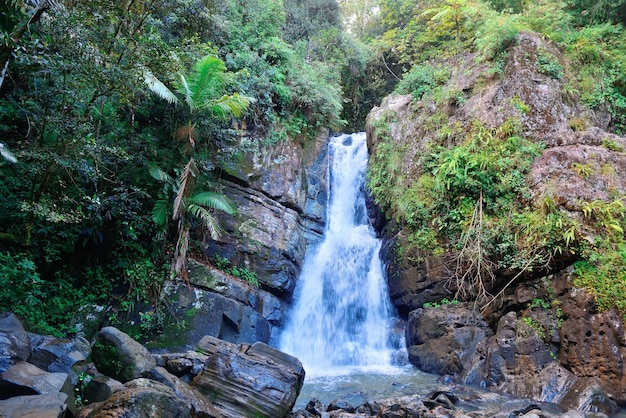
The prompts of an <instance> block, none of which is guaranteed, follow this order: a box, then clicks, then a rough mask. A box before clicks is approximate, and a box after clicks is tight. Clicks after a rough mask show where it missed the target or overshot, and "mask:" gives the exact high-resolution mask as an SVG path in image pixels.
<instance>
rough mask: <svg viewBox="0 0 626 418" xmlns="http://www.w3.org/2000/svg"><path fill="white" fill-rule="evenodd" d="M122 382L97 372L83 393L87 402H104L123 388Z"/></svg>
mask: <svg viewBox="0 0 626 418" xmlns="http://www.w3.org/2000/svg"><path fill="white" fill-rule="evenodd" d="M122 386H123V385H122V382H120V381H119V380H115V379H113V378H112V377H109V376H105V375H103V374H97V375H96V376H94V377H93V378H92V379H91V381H90V382H89V383H88V384H87V387H86V388H85V390H84V392H83V393H82V394H81V396H82V397H83V401H84V402H85V403H93V402H102V401H105V400H107V399H109V397H110V396H111V395H112V394H113V393H114V392H117V391H118V390H120V389H121V388H122Z"/></svg>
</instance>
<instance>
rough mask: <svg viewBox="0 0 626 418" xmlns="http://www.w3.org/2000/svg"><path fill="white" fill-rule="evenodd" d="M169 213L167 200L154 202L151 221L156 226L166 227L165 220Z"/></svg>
mask: <svg viewBox="0 0 626 418" xmlns="http://www.w3.org/2000/svg"><path fill="white" fill-rule="evenodd" d="M168 213H169V203H168V201H167V199H159V200H157V201H156V202H154V208H152V219H153V220H154V223H155V224H157V225H158V226H165V225H167V218H168Z"/></svg>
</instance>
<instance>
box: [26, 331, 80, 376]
mask: <svg viewBox="0 0 626 418" xmlns="http://www.w3.org/2000/svg"><path fill="white" fill-rule="evenodd" d="M31 347H32V353H31V355H30V357H29V358H28V362H29V363H31V364H34V365H35V366H37V367H39V368H41V369H44V370H47V371H49V372H62V373H70V370H71V369H72V367H73V366H74V365H75V364H76V363H79V362H81V361H85V360H87V357H89V355H90V354H91V346H90V345H89V342H88V341H87V340H86V339H84V338H82V337H77V338H75V339H73V340H68V339H61V338H55V337H50V336H41V335H36V334H31Z"/></svg>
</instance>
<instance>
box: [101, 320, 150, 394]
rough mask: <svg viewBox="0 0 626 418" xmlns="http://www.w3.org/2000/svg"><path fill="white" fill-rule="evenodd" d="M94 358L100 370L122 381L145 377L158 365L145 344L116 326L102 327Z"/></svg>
mask: <svg viewBox="0 0 626 418" xmlns="http://www.w3.org/2000/svg"><path fill="white" fill-rule="evenodd" d="M92 358H93V362H94V364H95V365H96V367H97V368H98V370H99V371H100V372H102V373H104V374H106V375H107V376H110V377H113V378H115V379H117V380H120V381H121V382H128V381H129V380H132V379H136V378H138V377H143V376H145V375H146V374H147V373H148V372H149V371H150V370H152V368H154V367H155V366H156V360H155V359H154V357H152V354H150V352H149V351H148V350H147V349H146V348H145V347H144V346H142V345H141V344H139V343H138V342H137V341H135V340H133V339H132V338H130V337H129V336H128V335H127V334H125V333H123V332H122V331H120V330H119V329H117V328H114V327H105V328H102V330H101V331H100V335H99V336H98V340H97V342H96V344H95V345H94V347H93V352H92Z"/></svg>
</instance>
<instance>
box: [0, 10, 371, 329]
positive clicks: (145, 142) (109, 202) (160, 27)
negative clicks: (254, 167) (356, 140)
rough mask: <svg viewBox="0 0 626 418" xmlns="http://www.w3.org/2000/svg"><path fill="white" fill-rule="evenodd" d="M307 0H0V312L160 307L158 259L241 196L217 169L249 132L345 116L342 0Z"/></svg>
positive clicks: (54, 314) (172, 254)
mask: <svg viewBox="0 0 626 418" xmlns="http://www.w3.org/2000/svg"><path fill="white" fill-rule="evenodd" d="M300 3H302V4H300ZM300 3H298V2H291V3H290V2H286V3H283V2H282V1H281V0H273V1H261V0H228V1H224V2H212V1H194V0H167V1H154V0H130V1H127V2H110V1H100V0H96V1H83V0H66V1H48V2H41V3H39V2H25V1H10V2H5V3H3V5H2V6H0V12H1V16H0V25H1V26H0V71H1V74H2V77H0V80H1V81H0V132H1V133H2V135H1V137H2V142H0V151H1V153H0V155H1V156H2V158H0V173H1V174H0V200H1V202H2V211H1V212H0V225H1V227H0V255H1V257H2V265H3V270H2V273H1V274H0V281H2V284H3V286H2V288H3V290H2V291H1V292H0V309H12V310H18V311H19V312H18V313H19V314H20V315H22V316H23V317H24V319H25V320H26V322H27V325H28V326H29V327H31V328H32V329H34V330H38V331H43V332H47V333H50V332H56V333H65V332H68V331H71V329H70V328H69V323H70V318H71V317H72V316H73V315H74V314H75V312H76V310H77V309H78V308H79V307H80V306H81V305H86V304H92V303H100V304H104V305H105V306H107V305H113V306H114V307H116V308H118V309H119V310H120V312H119V313H112V314H111V317H112V318H111V319H115V318H119V317H120V316H123V315H126V314H127V313H128V312H129V311H131V310H132V308H133V307H135V306H136V305H138V304H144V306H145V307H144V308H143V309H144V310H145V311H146V312H150V313H151V315H149V316H148V315H144V317H145V318H147V319H150V321H153V322H162V321H155V320H154V319H153V318H154V317H155V315H153V314H154V313H157V312H156V311H157V310H158V309H159V306H158V304H157V301H158V297H159V292H160V289H161V283H162V282H163V280H164V279H165V278H166V277H168V274H169V273H168V272H169V271H170V270H172V271H173V272H174V274H181V275H184V272H185V271H186V270H185V268H184V261H183V263H182V264H180V262H181V260H185V255H186V252H187V250H188V249H190V251H191V250H193V246H194V245H195V243H196V242H197V241H198V240H200V239H202V238H203V234H204V232H205V231H208V232H209V236H210V235H215V234H217V233H218V232H219V225H217V224H216V223H215V218H214V211H215V210H223V211H226V212H228V213H233V212H234V210H235V208H234V206H233V205H232V202H229V201H227V200H225V199H224V198H223V197H222V196H221V194H220V188H219V181H218V177H219V170H218V168H219V167H220V164H222V163H223V162H225V161H228V159H229V155H231V154H232V153H233V152H237V148H238V146H239V142H238V140H239V138H240V137H241V134H242V133H245V134H247V135H249V136H251V137H252V138H255V139H256V140H258V141H282V140H296V141H301V142H305V141H307V139H308V138H310V137H311V136H313V135H314V134H315V133H316V132H317V130H318V129H319V128H321V127H330V128H333V129H337V130H338V129H341V128H342V126H343V125H344V124H345V123H344V122H343V120H342V116H341V111H342V95H341V91H342V88H341V83H342V81H341V80H342V74H343V72H344V68H345V67H347V66H348V65H349V64H348V60H349V58H348V57H351V56H354V57H357V58H355V59H357V60H358V59H361V58H358V57H359V56H360V55H359V54H362V51H361V50H359V47H358V45H357V43H356V41H354V40H353V38H350V37H349V36H347V35H346V34H345V33H344V32H343V30H342V24H341V18H340V15H339V8H338V6H337V3H336V2H335V1H326V2H319V5H318V4H313V3H311V2H308V3H304V2H300ZM40 6H42V7H40ZM305 6H306V7H305ZM303 34H304V35H303ZM181 76H182V77H181ZM167 92H169V94H170V95H169V96H168V94H167ZM155 93H156V94H155ZM163 99H165V100H163ZM168 102H169V103H168ZM155 204H156V206H155ZM172 217H173V218H174V219H172ZM168 220H169V221H168ZM155 221H157V222H155ZM194 225H203V226H205V227H207V228H208V229H205V228H201V227H197V228H192V226H194ZM61 300H63V301H61ZM142 319H143V317H142ZM55 330H56V331H55Z"/></svg>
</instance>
